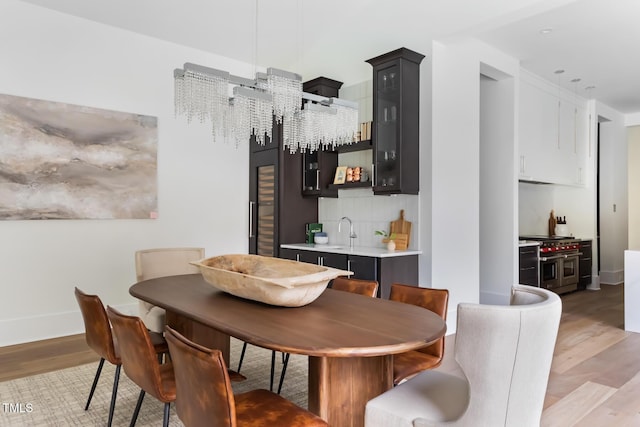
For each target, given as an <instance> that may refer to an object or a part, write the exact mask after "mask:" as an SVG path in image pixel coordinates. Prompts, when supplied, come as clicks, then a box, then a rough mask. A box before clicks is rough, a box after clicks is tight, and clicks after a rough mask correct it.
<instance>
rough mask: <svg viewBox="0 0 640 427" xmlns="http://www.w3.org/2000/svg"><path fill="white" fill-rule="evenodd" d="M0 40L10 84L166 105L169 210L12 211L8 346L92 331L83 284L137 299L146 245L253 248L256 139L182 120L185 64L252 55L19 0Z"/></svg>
mask: <svg viewBox="0 0 640 427" xmlns="http://www.w3.org/2000/svg"><path fill="white" fill-rule="evenodd" d="M0 39H1V40H3V42H2V43H1V44H0V57H2V66H0V93H3V94H10V95H16V96H23V97H29V98H37V99H45V100H50V101H57V102H64V103H71V104H78V105H85V106H91V107H97V108H103V109H110V110H117V111H125V112H133V113H140V114H146V115H151V116H156V117H158V132H159V143H158V144H159V146H158V207H159V211H158V212H159V218H158V219H157V220H73V221H67V220H49V221H1V222H0V236H2V238H1V239H0V283H1V284H2V298H0V346H3V345H8V344H14V343H19V342H27V341H33V340H37V339H44V338H49V337H54V336H61V335H68V334H72V333H78V332H81V331H83V330H84V327H83V325H82V321H81V317H80V315H79V311H78V306H77V303H76V301H75V299H74V297H73V288H74V286H78V287H79V288H81V289H83V290H85V291H86V292H90V293H97V294H99V295H100V296H101V298H102V299H103V302H104V303H105V304H111V305H115V306H120V307H126V308H129V309H130V307H129V305H130V304H133V303H134V300H133V298H132V297H130V296H129V294H128V288H129V286H130V285H131V284H132V283H134V282H135V271H134V259H133V254H134V251H135V250H137V249H141V248H148V247H156V246H182V245H188V246H191V245H195V246H203V247H205V248H206V251H207V255H208V256H213V255H216V254H221V253H229V252H240V253H242V252H245V253H246V251H247V238H246V229H247V221H248V218H247V209H246V206H247V203H248V190H247V189H248V149H247V147H240V148H239V149H235V148H234V147H233V146H232V145H226V144H224V143H222V142H216V143H213V142H212V141H211V140H210V137H209V129H208V127H207V126H200V127H198V126H187V125H186V124H185V123H184V121H183V120H182V119H177V120H176V119H174V112H173V69H174V68H179V67H181V66H182V64H183V63H184V62H196V63H200V64H203V65H208V66H212V67H216V68H222V69H226V70H228V71H230V72H232V73H233V74H237V75H244V76H247V77H248V76H250V74H251V73H252V72H253V67H252V66H249V65H247V64H242V63H238V62H234V61H231V60H228V59H224V58H221V57H217V56H213V55H209V54H205V53H203V52H199V51H196V50H193V49H187V48H184V47H181V46H178V45H175V44H170V43H166V42H162V41H159V40H156V39H151V38H148V37H143V36H140V35H137V34H134V33H131V32H127V31H123V30H119V29H115V28H111V27H106V26H103V25H100V24H96V23H94V22H90V21H86V20H82V19H78V18H74V17H70V16H67V15H64V14H60V13H56V12H53V11H50V10H48V9H44V8H39V7H36V6H32V5H29V4H26V3H22V2H19V1H16V0H4V1H2V2H1V3H0ZM28 149H29V147H25V150H28ZM0 203H1V201H0Z"/></svg>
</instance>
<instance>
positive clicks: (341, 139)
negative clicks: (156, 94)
mask: <svg viewBox="0 0 640 427" xmlns="http://www.w3.org/2000/svg"><path fill="white" fill-rule="evenodd" d="M230 94H231V95H230ZM174 107H175V113H176V116H185V117H186V119H187V122H188V123H191V122H192V121H193V120H194V118H195V119H197V120H198V121H200V122H201V123H204V122H209V123H210V124H211V133H212V138H213V140H214V141H215V140H220V139H223V140H226V141H229V140H231V141H233V142H234V143H235V144H236V146H238V145H239V144H241V143H246V142H248V141H249V139H250V137H251V136H255V138H256V140H257V142H258V143H259V144H261V145H264V144H265V142H266V139H270V138H271V137H272V134H271V129H272V120H275V121H276V122H277V123H282V124H283V134H284V135H283V136H284V146H285V147H288V149H289V151H290V152H291V153H294V152H296V151H298V150H299V151H301V152H306V151H316V150H320V149H332V148H335V147H337V146H339V145H343V144H350V143H352V142H354V140H355V135H356V131H357V129H358V108H357V107H358V106H357V104H356V103H354V102H349V101H345V100H341V99H338V98H326V97H322V96H318V95H313V94H308V93H305V92H303V91H302V77H301V76H300V75H298V74H295V73H291V72H288V71H284V70H278V69H276V68H268V69H267V73H266V74H265V73H256V78H255V79H246V78H243V77H238V76H234V75H231V74H229V73H228V72H227V71H222V70H217V69H214V68H208V67H204V66H201V65H197V64H192V63H186V64H184V68H182V69H176V70H175V71H174Z"/></svg>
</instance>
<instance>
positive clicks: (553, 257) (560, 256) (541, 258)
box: [538, 255, 567, 262]
mask: <svg viewBox="0 0 640 427" xmlns="http://www.w3.org/2000/svg"><path fill="white" fill-rule="evenodd" d="M566 257H567V256H566V255H555V256H541V257H540V258H538V259H539V260H540V261H543V262H544V261H553V260H554V259H563V258H566Z"/></svg>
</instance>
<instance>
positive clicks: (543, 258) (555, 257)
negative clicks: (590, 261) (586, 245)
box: [538, 252, 582, 261]
mask: <svg viewBox="0 0 640 427" xmlns="http://www.w3.org/2000/svg"><path fill="white" fill-rule="evenodd" d="M580 255H582V252H572V253H570V254H560V255H555V256H541V257H540V258H538V259H539V260H540V261H553V260H554V259H566V258H569V257H573V256H580Z"/></svg>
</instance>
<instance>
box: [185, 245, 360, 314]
mask: <svg viewBox="0 0 640 427" xmlns="http://www.w3.org/2000/svg"><path fill="white" fill-rule="evenodd" d="M191 264H193V265H196V266H198V267H199V268H200V273H202V277H204V279H205V280H206V281H207V282H208V283H209V284H211V285H212V286H214V287H216V288H218V289H220V290H222V291H225V292H228V293H230V294H232V295H235V296H238V297H242V298H247V299H250V300H254V301H260V302H264V303H266V304H271V305H278V306H283V307H301V306H303V305H306V304H309V303H310V302H312V301H314V300H315V299H316V298H318V297H319V296H320V294H321V293H322V292H323V291H324V290H325V288H326V287H327V284H328V283H329V281H330V280H331V279H335V278H336V277H338V276H349V275H351V274H353V273H352V272H351V271H346V270H339V269H336V268H331V267H325V266H321V265H315V264H309V263H306V262H297V261H291V260H287V259H280V258H272V257H265V256H261V255H241V254H240V255H220V256H215V257H212V258H206V259H203V260H200V261H195V262H192V263H191Z"/></svg>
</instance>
